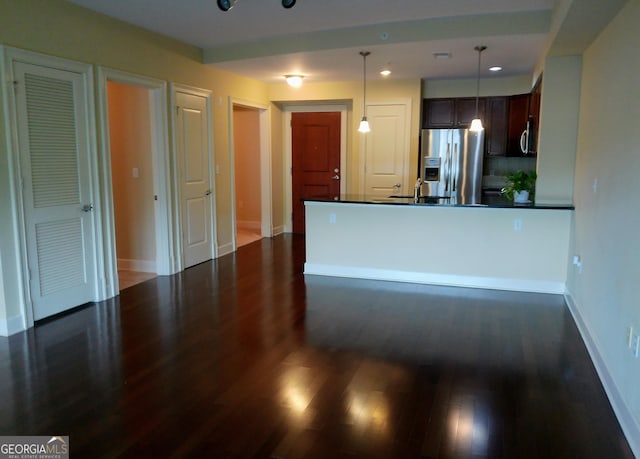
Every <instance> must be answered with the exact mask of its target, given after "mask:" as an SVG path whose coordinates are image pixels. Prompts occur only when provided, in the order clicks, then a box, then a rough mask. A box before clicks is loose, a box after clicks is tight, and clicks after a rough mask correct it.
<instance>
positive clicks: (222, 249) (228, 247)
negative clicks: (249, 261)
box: [218, 242, 233, 257]
mask: <svg viewBox="0 0 640 459" xmlns="http://www.w3.org/2000/svg"><path fill="white" fill-rule="evenodd" d="M230 253H233V243H232V242H230V243H228V244H223V245H220V246H218V257H222V256H224V255H228V254H230Z"/></svg>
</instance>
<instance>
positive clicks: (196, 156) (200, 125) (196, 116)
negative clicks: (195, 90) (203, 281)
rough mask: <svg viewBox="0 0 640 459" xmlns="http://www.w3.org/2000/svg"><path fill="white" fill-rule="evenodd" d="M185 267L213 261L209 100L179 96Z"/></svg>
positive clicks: (180, 168) (179, 156) (179, 158)
mask: <svg viewBox="0 0 640 459" xmlns="http://www.w3.org/2000/svg"><path fill="white" fill-rule="evenodd" d="M176 105H177V122H176V141H177V147H178V152H177V153H178V162H179V173H180V197H181V202H180V216H181V228H182V253H183V267H184V268H188V267H190V266H193V265H196V264H198V263H202V262H203V261H207V260H210V259H212V258H213V242H212V207H213V204H212V203H213V199H214V198H213V188H212V184H211V173H210V165H211V158H210V157H209V130H208V125H209V122H210V120H209V117H208V111H207V99H206V98H205V97H201V96H197V95H194V94H186V93H183V92H177V93H176Z"/></svg>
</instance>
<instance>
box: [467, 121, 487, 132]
mask: <svg viewBox="0 0 640 459" xmlns="http://www.w3.org/2000/svg"><path fill="white" fill-rule="evenodd" d="M483 129H484V126H482V121H480V118H476V119H474V120H472V121H471V127H470V128H469V130H470V131H471V132H480V131H482V130H483Z"/></svg>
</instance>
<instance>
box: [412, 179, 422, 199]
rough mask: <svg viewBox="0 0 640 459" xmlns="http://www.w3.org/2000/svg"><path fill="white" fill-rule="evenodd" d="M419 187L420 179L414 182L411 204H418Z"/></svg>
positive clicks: (420, 184)
mask: <svg viewBox="0 0 640 459" xmlns="http://www.w3.org/2000/svg"><path fill="white" fill-rule="evenodd" d="M421 186H422V179H421V178H420V177H418V180H416V184H415V185H414V186H413V202H418V198H419V197H420V187H421Z"/></svg>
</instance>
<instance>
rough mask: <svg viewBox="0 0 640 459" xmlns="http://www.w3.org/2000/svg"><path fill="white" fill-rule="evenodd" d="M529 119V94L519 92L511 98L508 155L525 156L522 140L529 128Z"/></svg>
mask: <svg viewBox="0 0 640 459" xmlns="http://www.w3.org/2000/svg"><path fill="white" fill-rule="evenodd" d="M528 119H529V94H519V95H517V96H511V97H510V98H509V130H508V134H507V135H508V137H507V156H523V155H524V154H525V152H523V151H522V148H521V145H520V141H521V138H522V133H523V132H524V131H525V130H526V129H527V120H528Z"/></svg>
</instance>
